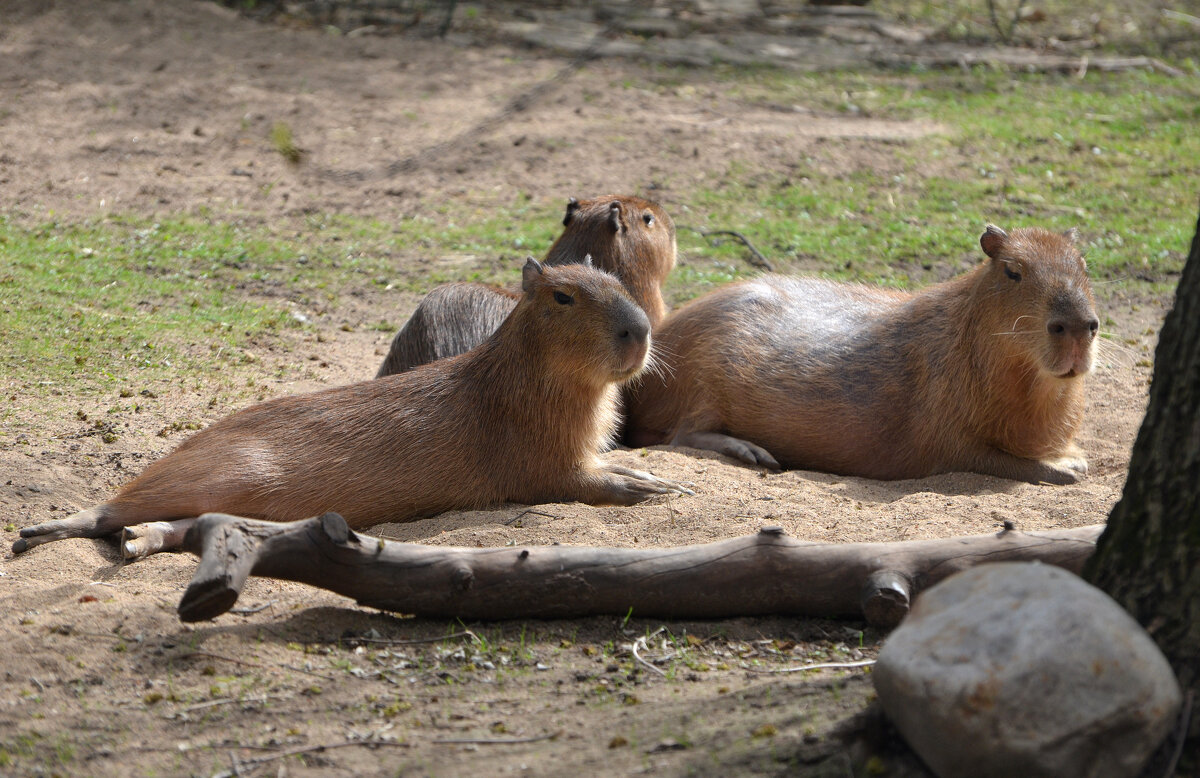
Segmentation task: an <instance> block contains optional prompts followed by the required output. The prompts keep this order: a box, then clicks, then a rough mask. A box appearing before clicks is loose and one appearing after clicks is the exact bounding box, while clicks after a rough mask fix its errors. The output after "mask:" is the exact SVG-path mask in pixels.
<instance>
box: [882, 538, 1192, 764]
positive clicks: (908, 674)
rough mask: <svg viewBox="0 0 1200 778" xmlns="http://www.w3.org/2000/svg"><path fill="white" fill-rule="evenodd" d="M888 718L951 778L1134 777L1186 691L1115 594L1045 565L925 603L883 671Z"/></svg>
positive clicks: (1026, 566) (988, 577)
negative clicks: (997, 777) (1182, 692)
mask: <svg viewBox="0 0 1200 778" xmlns="http://www.w3.org/2000/svg"><path fill="white" fill-rule="evenodd" d="M873 678H874V681H875V689H876V691H877V692H878V693H879V701H880V703H882V705H883V709H884V711H886V713H887V715H888V716H889V717H890V718H891V719H892V721H893V722H895V724H896V726H897V728H898V729H899V730H900V732H901V733H902V734H903V735H904V737H905V739H906V740H907V741H908V743H909V745H911V746H912V748H913V750H914V751H916V752H917V754H919V755H920V756H921V758H922V759H923V760H925V763H926V764H927V765H928V766H929V767H930V768H931V769H932V770H933V771H934V772H935V773H937V775H939V776H941V778H951V777H952V776H972V777H973V778H989V777H990V776H1021V778H1035V776H1048V777H1049V776H1053V777H1054V778H1070V777H1071V776H1088V777H1089V778H1108V777H1109V776H1113V777H1114V778H1115V777H1116V776H1133V775H1136V774H1137V772H1138V770H1139V769H1140V768H1141V767H1142V765H1143V764H1144V763H1145V761H1146V760H1147V759H1148V758H1149V757H1150V755H1151V754H1152V753H1153V752H1154V750H1155V748H1156V747H1157V746H1158V745H1159V743H1161V742H1162V741H1163V740H1164V739H1165V738H1166V736H1167V734H1168V732H1169V731H1170V729H1171V727H1172V725H1173V724H1174V721H1175V717H1176V716H1177V714H1178V711H1179V706H1180V703H1181V700H1182V694H1181V691H1180V688H1179V684H1178V682H1177V681H1176V680H1175V675H1174V673H1173V672H1172V671H1171V667H1170V665H1169V664H1167V660H1166V659H1165V658H1164V657H1163V655H1162V653H1161V652H1160V651H1159V650H1158V647H1157V646H1156V645H1155V644H1154V641H1153V640H1151V638H1150V636H1149V635H1147V634H1146V632H1145V630H1143V629H1142V628H1141V626H1139V625H1138V624H1137V622H1135V621H1134V620H1133V618H1132V617H1130V616H1129V614H1127V613H1126V612H1125V611H1124V609H1122V608H1121V607H1120V606H1119V605H1117V604H1116V603H1115V602H1114V601H1113V600H1112V599H1110V598H1109V597H1108V595H1106V594H1104V593H1103V592H1101V591H1100V590H1099V589H1096V588H1095V587H1093V586H1091V585H1089V584H1087V583H1085V582H1084V581H1083V580H1081V579H1080V578H1078V577H1076V576H1075V575H1073V574H1071V573H1069V572H1067V571H1065V570H1061V569H1059V568H1056V567H1050V566H1047V565H1040V564H1036V563H1023V562H1022V563H1018V562H1012V563H1000V564H990V565H981V566H979V567H975V568H972V569H971V570H968V571H966V572H963V573H960V574H958V575H956V576H953V577H951V578H949V579H947V580H945V581H943V582H942V583H940V584H938V585H937V586H935V587H933V588H932V589H929V590H928V591H926V592H924V593H923V594H921V596H920V597H919V598H918V599H917V602H916V604H915V606H914V607H913V610H912V613H911V614H909V616H908V618H907V619H906V620H905V621H904V623H902V624H901V625H900V626H899V627H898V628H897V629H896V630H895V631H894V632H893V633H892V634H891V635H890V636H889V637H888V639H887V642H886V643H885V644H884V646H883V648H882V650H880V652H879V662H878V664H876V666H875V670H874V673H873Z"/></svg>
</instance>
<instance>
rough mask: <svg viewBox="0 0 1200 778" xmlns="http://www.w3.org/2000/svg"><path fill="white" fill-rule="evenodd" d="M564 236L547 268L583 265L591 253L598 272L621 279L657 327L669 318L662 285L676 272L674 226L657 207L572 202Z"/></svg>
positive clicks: (632, 201) (623, 199)
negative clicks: (666, 317)
mask: <svg viewBox="0 0 1200 778" xmlns="http://www.w3.org/2000/svg"><path fill="white" fill-rule="evenodd" d="M563 226H564V227H565V228H566V229H564V230H563V233H562V235H560V236H559V237H558V240H556V241H555V242H554V245H553V246H551V247H550V251H549V253H548V254H547V255H546V264H548V265H561V264H566V263H569V262H578V261H579V258H580V257H582V256H584V255H586V254H590V255H591V256H592V261H593V263H594V264H595V265H596V267H598V268H600V269H601V270H607V271H608V272H610V273H613V274H614V275H616V276H617V278H619V279H621V283H623V284H624V285H625V288H626V289H628V290H629V294H630V295H631V296H632V297H633V299H634V301H635V302H637V303H638V305H640V306H642V308H643V309H644V310H645V311H646V315H648V316H649V317H650V321H651V323H652V324H655V325H657V324H658V322H660V321H662V319H663V317H665V316H666V315H667V305H666V303H665V302H663V298H662V282H663V280H664V279H665V278H666V277H667V274H668V273H670V272H671V269H672V268H674V267H675V251H676V250H675V223H674V222H673V221H671V217H670V216H669V215H668V214H667V212H666V211H664V210H663V209H662V207H661V206H659V205H658V204H657V203H654V202H651V201H650V200H643V199H641V198H639V197H629V196H625V195H606V196H604V197H596V198H593V199H590V200H576V199H575V198H574V197H572V198H571V199H570V200H568V201H567V212H566V215H565V216H563Z"/></svg>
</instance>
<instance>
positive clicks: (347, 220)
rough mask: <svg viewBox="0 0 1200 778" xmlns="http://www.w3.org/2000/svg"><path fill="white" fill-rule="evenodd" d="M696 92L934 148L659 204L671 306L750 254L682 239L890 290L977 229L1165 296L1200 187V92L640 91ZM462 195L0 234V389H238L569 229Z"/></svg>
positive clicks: (857, 82) (1, 226)
mask: <svg viewBox="0 0 1200 778" xmlns="http://www.w3.org/2000/svg"><path fill="white" fill-rule="evenodd" d="M705 80H706V81H708V82H711V81H713V80H715V81H716V82H717V88H719V89H722V90H725V91H728V92H731V93H733V94H735V95H736V96H737V97H738V98H739V99H741V100H744V101H746V102H747V103H752V104H753V103H760V102H763V103H765V102H769V103H773V104H784V105H786V104H793V103H794V104H802V105H805V106H808V107H810V108H812V109H814V110H815V111H817V112H818V113H823V114H833V115H837V114H845V115H866V116H871V117H876V118H886V119H898V120H926V121H929V122H936V123H937V124H939V125H940V126H941V127H943V128H944V132H942V133H939V134H935V135H932V136H928V137H925V138H921V139H916V140H911V141H903V142H898V143H896V144H892V145H889V146H881V145H879V144H864V143H863V142H861V141H854V142H850V141H847V142H844V143H843V142H841V141H830V142H829V144H838V147H839V149H840V152H839V153H841V154H843V155H844V156H845V157H847V158H848V160H849V161H848V162H847V163H846V164H843V165H841V166H829V165H827V164H825V162H824V161H823V160H819V159H816V158H815V157H816V155H814V159H797V160H795V161H794V163H793V164H791V165H790V166H788V167H787V168H786V169H782V170H780V169H762V168H754V167H750V166H748V165H747V164H746V163H738V162H731V163H729V165H728V167H727V169H726V170H725V171H724V174H723V176H721V177H720V179H719V180H717V181H715V182H714V183H713V184H712V185H711V186H708V187H706V188H703V189H697V190H693V191H688V192H677V193H673V194H672V198H673V200H671V201H668V202H667V205H668V208H669V209H671V210H672V213H673V215H674V216H675V220H676V222H677V224H678V225H679V226H680V227H681V229H680V233H679V243H680V249H681V255H682V262H681V264H680V267H679V268H678V270H677V271H676V273H675V274H674V275H673V276H672V278H671V279H670V280H669V282H668V289H667V292H668V297H670V298H671V299H673V300H674V301H675V302H676V303H678V302H680V301H682V300H685V299H687V298H689V297H692V296H694V295H696V294H699V293H701V292H703V291H704V290H706V289H708V288H710V287H712V286H714V285H716V284H720V283H724V282H727V281H729V280H731V279H734V278H737V277H741V276H745V275H751V274H753V273H754V272H756V271H754V270H753V268H751V266H750V265H749V264H748V263H747V262H746V261H745V257H746V254H747V252H746V250H745V248H744V247H742V246H741V245H739V244H738V243H736V242H728V241H727V242H725V243H723V244H722V245H719V246H717V245H713V243H712V242H711V241H709V240H706V239H704V238H702V237H701V236H700V235H699V234H697V233H696V232H694V231H690V230H688V229H686V228H689V227H690V228H699V229H735V230H738V231H741V232H743V233H744V234H745V235H746V236H747V237H749V238H750V240H752V241H753V242H754V243H755V245H757V246H758V247H759V248H760V249H761V250H762V251H763V252H764V253H765V254H766V255H767V256H768V257H769V258H771V259H772V260H773V261H775V262H776V264H777V265H778V266H779V268H780V269H781V270H783V271H786V272H806V273H818V274H823V275H830V276H834V277H839V278H853V279H860V280H869V281H873V282H879V283H884V284H890V285H896V286H908V285H911V284H914V283H926V282H928V281H931V280H935V279H937V278H944V277H946V276H948V275H950V274H953V273H955V272H959V271H960V270H962V269H965V268H966V267H968V266H970V265H971V264H972V263H974V262H977V261H978V259H979V257H980V252H979V250H978V242H977V241H978V236H979V234H980V233H981V231H982V229H983V226H984V224H985V223H986V222H989V221H991V222H995V223H998V224H1000V225H1002V226H1005V227H1014V226H1022V225H1031V224H1037V225H1042V226H1046V227H1049V228H1053V229H1067V228H1069V227H1078V228H1079V229H1080V230H1081V234H1082V236H1083V239H1084V242H1085V244H1086V249H1087V253H1088V258H1089V262H1090V264H1091V266H1092V268H1093V272H1094V274H1095V275H1096V276H1097V277H1098V278H1100V279H1103V280H1109V279H1112V280H1115V281H1116V282H1117V284H1115V285H1111V287H1110V288H1117V287H1118V286H1119V285H1121V284H1124V285H1132V286H1135V287H1138V285H1142V286H1141V287H1139V288H1149V287H1153V288H1154V289H1155V290H1157V291H1161V290H1162V289H1164V288H1167V287H1169V286H1170V285H1171V284H1172V283H1173V282H1174V279H1175V274H1176V273H1177V272H1178V270H1179V269H1180V268H1181V266H1182V262H1183V257H1184V255H1185V252H1186V249H1187V246H1188V243H1189V241H1190V239H1191V230H1192V225H1193V224H1194V217H1195V209H1196V201H1197V183H1196V182H1197V181H1200V132H1197V131H1196V128H1197V126H1198V125H1200V107H1198V106H1200V90H1198V89H1197V87H1196V85H1195V80H1194V79H1190V78H1188V79H1172V78H1168V77H1164V76H1160V75H1156V74H1153V73H1147V72H1129V73H1121V74H1101V75H1095V74H1092V75H1088V76H1087V77H1086V78H1085V79H1083V80H1076V79H1073V78H1069V77H1060V76H1053V75H1049V76H1047V75H1019V74H1010V73H1005V72H996V71H992V70H988V69H977V70H974V71H971V72H966V73H962V72H954V73H946V72H938V73H870V74H863V73H829V74H820V75H813V74H795V73H786V72H781V71H775V70H765V69H750V70H746V69H738V70H735V69H719V70H717V71H715V72H707V71H706V72H696V71H687V70H678V69H668V68H660V69H657V70H653V71H651V76H650V81H651V83H649V84H641V85H639V86H638V88H643V89H644V88H651V89H653V88H657V89H663V90H666V89H672V88H675V86H676V85H678V84H679V83H680V82H687V81H705ZM796 121H797V122H803V121H805V116H804V115H803V114H797V118H796ZM864 151H865V152H870V153H864ZM860 156H861V158H860ZM650 194H651V196H654V194H653V193H650ZM481 199H482V198H481ZM469 201H470V198H462V199H461V200H450V199H447V200H443V201H442V204H441V205H439V206H438V207H437V208H436V209H434V210H432V211H430V212H427V213H423V214H422V215H419V216H417V217H414V218H411V219H408V220H405V221H402V222H400V223H384V222H381V221H376V220H371V219H363V218H356V217H350V216H332V215H316V216H311V217H308V218H307V219H306V220H305V221H304V222H303V223H302V224H298V223H296V222H294V221H293V222H289V223H288V224H287V226H286V227H284V226H275V225H271V224H266V223H263V222H261V221H253V220H244V219H240V218H238V217H235V216H228V217H221V216H219V215H214V214H203V213H202V214H199V215H191V216H178V217H173V218H170V219H163V220H159V221H158V222H151V221H146V220H140V219H119V218H118V219H111V218H110V219H106V220H102V221H101V220H98V221H89V222H85V223H79V224H63V223H46V224H41V225H33V226H30V225H28V224H17V223H15V222H13V221H12V220H6V219H4V218H3V217H0V338H2V339H3V342H4V343H5V345H6V348H5V350H4V354H3V356H0V364H2V365H3V369H4V377H3V379H0V380H2V381H3V387H4V388H5V389H6V390H8V392H7V393H14V394H15V393H16V391H21V392H23V393H24V394H25V395H26V396H27V397H28V396H30V395H32V396H35V397H36V396H44V395H45V394H46V393H48V392H51V391H53V389H52V387H54V386H58V385H63V384H68V383H69V384H70V386H71V390H70V391H71V393H72V395H74V396H80V395H87V394H89V393H95V392H106V391H110V390H112V389H113V388H115V387H116V386H117V385H119V386H120V387H121V388H122V389H132V390H134V391H137V390H140V389H141V388H142V386H141V385H140V384H147V385H149V384H153V383H155V382H163V381H165V382H178V381H187V380H189V379H191V378H192V377H196V376H198V375H199V374H201V373H204V374H206V375H208V376H209V378H208V379H206V380H213V379H212V378H211V376H214V375H216V376H220V375H223V374H226V373H228V374H229V375H236V374H238V372H237V370H235V369H232V368H238V367H239V366H243V365H244V363H246V362H247V361H248V360H251V359H253V357H252V356H249V355H248V353H247V352H248V351H250V352H252V351H253V350H254V349H255V348H259V347H261V346H263V345H264V344H265V345H277V344H281V343H286V342H287V341H288V340H289V338H292V339H293V340H294V338H295V337H296V336H298V335H303V334H304V333H303V330H304V329H305V328H311V327H312V325H311V324H307V323H305V322H303V321H302V320H300V319H298V318H297V317H295V316H294V313H296V312H302V313H304V314H305V315H306V316H307V317H309V318H311V317H312V316H313V315H319V314H314V312H321V311H330V310H333V309H334V307H335V305H336V303H337V301H338V299H339V297H340V296H341V295H344V294H346V293H348V292H349V291H352V290H362V289H376V290H384V289H388V288H391V289H400V290H410V291H423V290H425V289H428V288H429V287H430V286H432V285H434V284H437V283H440V282H444V281H448V280H484V281H489V282H505V283H507V282H512V281H515V279H516V278H517V277H518V275H519V265H520V261H521V259H522V258H523V257H524V256H525V255H526V254H534V255H536V256H541V255H543V254H544V253H545V250H546V248H547V247H548V246H549V245H550V243H551V242H552V240H553V238H554V237H555V235H556V234H557V232H558V231H559V229H560V227H559V223H558V220H557V218H556V217H557V214H558V210H559V208H560V207H561V203H558V202H535V201H532V200H531V199H530V198H529V197H528V196H525V195H518V196H515V197H514V198H513V199H512V200H511V201H510V202H508V203H506V204H503V205H502V206H501V207H494V206H488V207H486V208H485V207H483V206H477V205H470V204H468V203H469ZM434 259H437V260H438V261H436V262H435V261H432V260H434ZM1147 285H1149V286H1148V287H1147ZM1135 291H1136V290H1135ZM400 323H401V322H400V321H398V320H393V321H390V322H387V323H386V324H390V326H392V327H395V326H398V325H399V324H400ZM386 324H385V323H383V322H381V323H379V324H373V325H371V326H373V327H376V328H380V329H386V328H387V327H386ZM297 331H299V332H297ZM289 333H291V334H290V335H289ZM241 369H243V370H246V369H249V368H245V367H242V368H241ZM241 375H245V373H242V374H241Z"/></svg>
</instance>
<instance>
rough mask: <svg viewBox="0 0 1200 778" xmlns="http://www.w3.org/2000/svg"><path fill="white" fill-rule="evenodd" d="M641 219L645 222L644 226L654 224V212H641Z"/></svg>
mask: <svg viewBox="0 0 1200 778" xmlns="http://www.w3.org/2000/svg"><path fill="white" fill-rule="evenodd" d="M642 221H644V222H646V226H647V227H649V226H650V225H651V224H654V214H652V213H643V214H642Z"/></svg>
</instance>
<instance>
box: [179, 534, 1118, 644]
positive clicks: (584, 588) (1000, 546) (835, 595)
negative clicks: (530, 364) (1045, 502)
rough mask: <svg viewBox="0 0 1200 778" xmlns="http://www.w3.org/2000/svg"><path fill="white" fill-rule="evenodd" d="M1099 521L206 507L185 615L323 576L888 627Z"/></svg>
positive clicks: (678, 614) (425, 603)
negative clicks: (715, 537) (636, 536)
mask: <svg viewBox="0 0 1200 778" xmlns="http://www.w3.org/2000/svg"><path fill="white" fill-rule="evenodd" d="M1101 529H1102V528H1101V527H1100V526H1098V525H1097V526H1092V527H1082V528H1079V529H1072V530H1057V531H1054V532H1040V533H1037V534H1033V535H1027V534H1024V533H1021V532H1014V531H1011V530H1005V531H1003V532H1000V533H998V534H995V535H977V536H974V537H966V538H950V539H947V540H923V541H909V542H899V543H833V544H828V545H826V544H819V543H803V542H801V541H798V540H793V539H792V538H789V537H785V536H784V534H783V532H782V530H779V529H778V528H765V529H763V530H761V531H760V532H759V533H758V534H757V535H749V536H746V537H740V538H733V539H731V540H722V541H718V542H716V543H706V544H703V545H696V546H677V547H674V548H658V549H630V548H587V547H580V546H558V545H555V546H536V547H532V548H478V549H476V548H442V547H438V546H423V545H419V544H415V543H396V542H392V541H385V540H381V539H379V538H372V537H367V536H364V535H358V534H356V533H354V532H351V531H350V530H349V528H348V527H347V526H346V522H345V521H344V520H343V519H342V517H341V516H339V515H337V514H336V513H327V514H325V515H324V516H320V517H318V518H314V519H306V520H304V521H295V522H291V523H287V524H278V523H273V522H265V521H255V520H252V519H242V518H238V517H236V516H227V515H224V514H219V513H209V514H205V515H204V516H201V517H200V519H199V520H198V521H197V522H196V524H195V525H194V526H193V527H192V529H190V530H189V531H188V534H187V538H186V539H185V540H184V547H185V548H186V549H187V550H189V551H191V552H193V553H196V554H199V555H200V557H201V558H200V565H199V566H198V567H197V569H196V574H195V576H194V577H193V578H192V582H191V584H190V585H189V586H188V589H187V591H186V592H185V593H184V595H183V599H182V600H181V601H180V603H179V616H180V618H181V619H183V620H184V621H198V620H201V619H211V618H214V617H216V616H218V615H220V614H221V613H224V612H225V611H227V610H229V608H231V607H232V606H233V603H234V602H235V601H236V600H237V598H238V594H239V592H240V591H241V588H242V585H243V584H244V583H245V581H246V578H247V576H249V575H251V574H253V575H261V576H269V577H271V578H283V579H286V580H289V581H299V582H301V583H307V584H312V585H314V586H320V587H322V588H325V589H329V590H331V591H334V592H337V593H339V594H344V595H346V596H348V597H353V598H355V599H356V600H358V601H359V602H360V603H362V604H363V605H369V606H371V607H375V608H380V609H381V610H388V611H395V612H399V613H412V614H416V615H420V616H437V617H450V618H455V617H457V618H463V619H512V618H574V617H578V616H589V615H595V614H602V613H606V614H613V615H617V616H624V615H627V614H628V613H630V612H631V611H632V612H633V613H635V614H637V615H638V616H660V617H666V618H722V617H728V616H754V615H764V614H773V613H779V614H783V613H786V614H795V615H802V616H827V617H838V616H842V617H845V616H849V617H866V619H867V620H868V621H869V622H871V623H873V624H877V625H880V626H892V625H894V624H896V623H897V622H899V620H900V619H901V618H903V617H904V615H905V614H906V613H907V612H908V604H909V602H910V601H911V600H912V597H913V596H914V595H915V594H916V593H917V592H918V591H919V590H921V589H923V588H925V587H928V586H932V585H933V584H935V583H937V582H938V581H940V580H942V579H943V578H946V577H947V576H950V575H953V574H954V573H956V572H958V571H959V570H963V569H965V568H967V567H970V566H972V565H975V564H979V563H980V562H985V561H986V562H996V561H1004V560H1029V559H1038V560H1041V561H1043V562H1046V563H1048V564H1053V565H1058V566H1059V567H1065V568H1067V569H1069V570H1072V571H1076V572H1077V571H1078V570H1080V569H1081V568H1082V566H1083V562H1084V560H1085V559H1087V557H1088V556H1089V555H1090V554H1091V553H1092V551H1093V549H1094V548H1095V546H1094V543H1095V540H1096V537H1097V536H1099V534H1100V531H1101Z"/></svg>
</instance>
